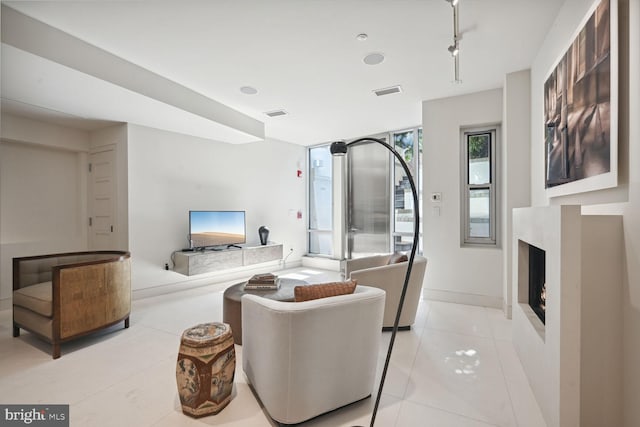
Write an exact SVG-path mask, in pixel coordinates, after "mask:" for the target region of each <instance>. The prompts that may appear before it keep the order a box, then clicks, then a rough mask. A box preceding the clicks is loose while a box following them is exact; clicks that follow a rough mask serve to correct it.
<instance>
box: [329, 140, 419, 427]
mask: <svg viewBox="0 0 640 427" xmlns="http://www.w3.org/2000/svg"><path fill="white" fill-rule="evenodd" d="M367 142H375V143H378V144H380V145H382V146H384V147H385V148H386V149H387V150H389V151H390V152H391V153H392V154H393V155H394V156H395V158H396V159H398V161H399V162H400V164H401V165H402V168H403V169H404V172H405V173H406V174H407V177H408V178H409V184H410V185H411V193H412V194H413V245H411V255H410V256H409V262H408V265H407V274H406V275H405V277H404V285H403V286H402V293H401V294H400V301H399V302H398V310H397V311H396V318H395V321H394V322H393V329H392V331H391V341H390V342H389V349H388V350H387V358H386V359H385V362H384V368H383V370H382V377H381V378H380V385H379V387H378V395H377V397H376V403H375V405H374V407H373V413H372V414H371V424H370V427H373V425H374V423H375V421H376V414H377V413H378V407H379V406H380V398H381V397H382V387H383V386H384V381H385V379H386V377H387V370H388V368H389V362H390V360H391V352H392V351H393V344H394V342H395V340H396V333H397V332H398V324H399V323H400V314H401V313H402V307H403V306H404V298H405V296H406V294H407V287H408V286H409V278H410V277H411V269H412V268H413V261H414V259H415V257H416V249H417V247H418V239H419V235H420V223H419V221H420V214H419V206H418V192H417V191H416V185H415V183H414V181H413V176H412V175H411V171H410V170H409V166H408V165H407V162H405V161H404V159H403V158H402V156H401V155H400V154H399V153H398V152H397V151H396V150H395V149H394V148H393V147H392V146H391V145H389V144H387V143H386V142H384V141H382V140H380V139H377V138H368V137H367V138H360V139H356V140H355V141H351V142H349V143H346V142H344V141H337V142H334V143H332V144H331V147H330V151H331V154H333V155H334V156H335V155H338V156H343V155H345V154H347V151H348V149H349V147H353V146H355V145H359V144H364V143H367Z"/></svg>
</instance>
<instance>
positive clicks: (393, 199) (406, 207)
mask: <svg viewBox="0 0 640 427" xmlns="http://www.w3.org/2000/svg"><path fill="white" fill-rule="evenodd" d="M373 137H374V138H378V139H381V140H383V141H385V142H387V143H389V144H390V145H392V146H393V147H394V148H395V149H396V151H398V153H400V155H401V156H402V157H403V159H404V160H405V162H407V165H408V166H409V169H410V170H411V174H412V175H413V177H414V179H415V184H416V188H417V189H418V193H419V203H420V205H422V129H421V128H417V127H416V128H411V129H405V130H401V131H394V132H388V133H384V134H380V135H374V136H373ZM329 146H330V144H324V145H319V146H315V147H310V148H309V150H308V153H309V157H308V169H309V174H308V176H309V192H308V194H309V198H308V205H309V209H308V212H309V229H308V238H309V254H311V255H318V256H328V257H332V258H336V259H341V258H342V257H346V258H359V257H362V256H367V255H371V254H378V253H388V252H394V251H402V252H405V251H410V250H411V245H412V244H413V216H414V206H413V197H412V194H411V187H410V185H409V181H408V178H407V176H406V175H405V173H404V170H403V168H402V166H401V164H400V162H399V161H397V159H395V157H394V156H393V155H392V154H391V153H389V151H388V150H386V149H385V148H384V147H382V146H381V145H380V144H376V143H367V144H361V145H357V146H355V147H351V148H350V149H349V155H348V156H347V158H348V159H347V162H346V169H347V171H346V189H345V192H344V194H343V197H344V204H345V206H346V209H345V213H344V215H345V232H346V247H345V248H344V252H345V253H344V254H338V253H335V254H334V253H333V252H334V250H333V248H335V247H336V246H335V245H332V243H333V242H332V239H333V238H335V237H333V236H332V228H333V225H332V209H333V206H332V197H333V194H332V191H333V190H332V188H333V180H334V177H335V174H341V173H342V171H335V170H333V168H332V161H331V154H330V152H329ZM336 182H338V181H336ZM420 223H422V221H420ZM420 236H421V237H420V241H419V242H418V245H419V246H418V251H419V252H420V253H421V252H422V233H420ZM338 246H339V245H338Z"/></svg>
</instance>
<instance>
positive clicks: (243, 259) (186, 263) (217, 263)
mask: <svg viewBox="0 0 640 427" xmlns="http://www.w3.org/2000/svg"><path fill="white" fill-rule="evenodd" d="M280 259H282V245H281V244H269V245H265V246H248V247H243V248H241V249H237V248H230V249H225V250H221V251H212V250H208V251H202V252H176V254H175V263H176V266H175V269H174V271H176V272H177V273H181V274H184V275H187V276H193V275H195V274H202V273H211V272H213V271H217V270H226V269H230V268H238V267H244V266H247V265H252V264H259V263H262V262H269V261H277V260H280Z"/></svg>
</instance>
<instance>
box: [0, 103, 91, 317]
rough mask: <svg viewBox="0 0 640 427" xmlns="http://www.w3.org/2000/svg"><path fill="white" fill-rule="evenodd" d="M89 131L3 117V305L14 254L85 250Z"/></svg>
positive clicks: (0, 243) (0, 267)
mask: <svg viewBox="0 0 640 427" xmlns="http://www.w3.org/2000/svg"><path fill="white" fill-rule="evenodd" d="M88 147H89V135H88V133H87V132H84V131H80V130H76V129H70V128H65V127H62V126H56V125H52V124H48V123H42V122H38V121H33V120H28V119H24V118H20V117H15V116H12V115H8V114H3V115H2V133H1V140H0V271H1V273H0V308H7V307H8V306H9V301H10V298H11V292H12V261H11V260H12V258H13V257H17V256H29V255H37V254H43V253H55V252H67V251H79V250H86V249H87V227H86V225H87V224H86V221H87V169H86V165H87V150H88Z"/></svg>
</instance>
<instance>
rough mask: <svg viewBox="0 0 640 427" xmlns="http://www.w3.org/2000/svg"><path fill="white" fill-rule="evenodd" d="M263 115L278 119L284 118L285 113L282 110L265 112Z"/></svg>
mask: <svg viewBox="0 0 640 427" xmlns="http://www.w3.org/2000/svg"><path fill="white" fill-rule="evenodd" d="M265 114H266V115H267V116H269V117H279V116H286V115H287V114H289V113H287V112H286V111H284V110H274V111H266V112H265Z"/></svg>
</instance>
